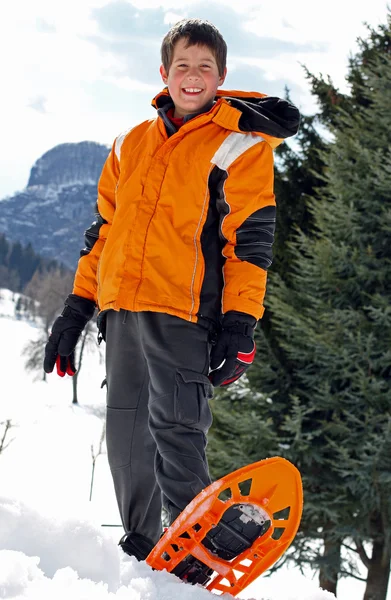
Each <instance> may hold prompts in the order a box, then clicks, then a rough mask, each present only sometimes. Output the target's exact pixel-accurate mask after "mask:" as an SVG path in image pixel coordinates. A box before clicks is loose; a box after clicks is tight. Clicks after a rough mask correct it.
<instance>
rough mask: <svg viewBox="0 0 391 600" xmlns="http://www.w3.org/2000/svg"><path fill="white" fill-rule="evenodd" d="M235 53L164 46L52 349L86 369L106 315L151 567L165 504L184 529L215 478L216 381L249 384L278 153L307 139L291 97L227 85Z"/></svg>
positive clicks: (127, 522) (125, 487)
mask: <svg viewBox="0 0 391 600" xmlns="http://www.w3.org/2000/svg"><path fill="white" fill-rule="evenodd" d="M226 51H227V48H226V44H225V42H224V39H223V38H222V36H221V34H220V32H219V31H218V30H217V29H216V27H214V26H213V25H212V24H211V23H209V22H208V21H202V20H199V19H185V20H183V21H180V22H179V23H177V24H176V25H175V26H174V27H172V28H171V30H170V31H169V32H168V33H167V35H166V36H165V38H164V40H163V43H162V47H161V55H162V66H161V68H160V73H161V76H162V80H163V82H164V84H165V85H166V87H165V89H164V90H163V91H162V92H161V93H160V94H158V95H157V96H156V97H155V98H154V100H153V106H154V107H155V108H156V109H157V117H156V119H152V120H149V121H145V122H143V123H141V124H140V125H138V126H136V127H134V128H133V129H131V130H130V131H128V132H126V133H124V134H122V135H120V136H118V137H117V138H116V140H115V142H114V144H113V147H112V150H111V152H110V154H109V156H108V159H107V161H106V163H105V165H104V167H103V171H102V175H101V177H100V180H99V186H98V201H97V210H96V220H95V221H94V223H93V224H92V225H91V227H90V228H89V229H87V231H86V232H85V240H86V247H85V248H84V250H82V252H81V257H80V260H79V264H78V268H77V271H76V275H75V282H74V288H73V293H72V294H71V295H70V296H68V298H67V300H66V301H65V308H64V311H63V313H62V315H61V316H60V317H58V318H57V320H56V321H55V323H54V326H53V331H52V333H51V335H50V338H49V341H48V343H47V345H46V349H45V363H44V369H45V371H46V372H48V373H49V372H51V371H52V370H53V368H54V365H55V364H56V363H57V372H58V373H59V374H60V375H62V376H63V375H64V374H65V373H68V374H70V375H73V374H74V373H75V367H74V361H73V351H74V348H75V345H76V343H77V340H78V338H79V336H80V334H81V332H82V330H83V327H84V326H85V324H86V323H87V321H88V320H89V319H90V318H91V317H92V315H93V313H94V309H95V307H96V306H98V308H99V311H100V312H99V316H98V326H99V329H100V333H101V336H102V337H103V339H104V340H105V341H106V372H107V424H106V435H107V452H108V460H109V464H110V468H111V472H112V476H113V481H114V486H115V492H116V497H117V501H118V506H119V510H120V514H121V519H122V523H123V526H124V529H125V535H124V536H123V538H122V539H121V541H120V545H121V546H122V548H123V549H124V551H125V552H127V553H128V554H130V555H134V556H136V558H137V559H138V560H143V559H145V558H146V556H147V555H148V554H149V552H150V550H151V549H152V547H153V545H154V544H155V543H156V542H157V540H158V539H159V537H160V535H161V532H162V529H161V507H162V503H163V506H164V507H165V508H166V510H167V513H168V516H169V519H170V522H172V521H173V520H174V519H175V518H176V517H177V516H178V515H179V513H180V512H181V511H182V510H183V509H184V508H185V507H186V505H187V504H188V503H189V502H190V501H191V500H192V499H193V498H194V496H196V495H197V494H198V493H199V492H200V491H201V490H202V489H203V488H204V487H206V486H207V485H209V484H210V482H211V480H210V477H209V473H208V465H207V461H206V457H205V447H206V435H207V432H208V429H209V427H210V425H211V422H212V417H211V412H210V409H209V404H208V401H209V399H210V397H211V396H212V385H213V386H225V385H229V384H231V383H232V382H234V381H236V380H237V379H238V378H239V377H240V376H241V375H242V374H243V373H244V372H245V370H246V369H247V368H248V367H249V366H250V365H251V363H252V362H253V359H254V356H255V345H254V341H253V337H254V328H255V326H256V323H257V321H258V319H260V318H261V317H262V314H263V310H264V309H263V304H262V303H263V298H264V294H265V286H266V271H267V269H268V267H269V266H270V264H271V261H272V250H271V248H272V243H273V235H274V227H275V200H274V194H273V148H274V147H275V146H276V145H277V144H278V143H280V142H281V141H282V138H284V137H287V136H290V135H294V134H295V133H296V132H297V129H298V123H299V114H298V111H297V109H296V108H295V107H294V106H292V105H291V104H289V103H288V102H286V101H284V100H280V99H278V98H272V97H266V96H264V95H262V94H258V93H253V92H251V93H250V92H223V91H221V90H220V91H218V90H217V88H218V87H219V86H220V85H222V84H223V82H224V79H225V76H226V72H227V69H226ZM212 344H213V345H212ZM211 348H212V350H211ZM212 546H213V543H212ZM212 549H213V548H212Z"/></svg>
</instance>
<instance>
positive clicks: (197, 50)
mask: <svg viewBox="0 0 391 600" xmlns="http://www.w3.org/2000/svg"><path fill="white" fill-rule="evenodd" d="M186 46H187V40H186V39H185V38H181V39H179V40H178V42H177V43H176V44H175V48H174V53H173V57H172V62H171V66H170V69H169V72H168V73H167V72H166V70H165V69H164V67H163V65H162V66H161V67H160V73H161V76H162V79H163V82H164V83H165V84H166V85H167V87H168V91H169V92H170V96H171V98H172V100H173V102H174V104H175V112H174V117H184V116H185V115H189V114H192V113H196V112H198V111H200V110H201V109H202V108H203V107H204V106H205V105H206V104H208V103H209V102H212V100H213V98H214V97H215V95H216V91H217V88H218V86H219V85H222V83H223V82H224V79H225V76H226V73H227V69H224V73H223V75H219V69H218V67H217V63H216V59H215V57H214V55H213V52H212V51H211V50H210V49H209V48H208V47H207V46H198V45H196V46H189V47H186Z"/></svg>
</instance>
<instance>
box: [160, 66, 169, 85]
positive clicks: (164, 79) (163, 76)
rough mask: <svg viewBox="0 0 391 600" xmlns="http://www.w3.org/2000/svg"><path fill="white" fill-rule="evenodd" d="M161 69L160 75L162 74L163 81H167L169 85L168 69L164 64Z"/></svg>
mask: <svg viewBox="0 0 391 600" xmlns="http://www.w3.org/2000/svg"><path fill="white" fill-rule="evenodd" d="M159 70H160V75H161V76H162V79H163V83H165V84H166V85H167V79H168V75H167V73H166V70H165V68H164V67H163V65H160V69H159Z"/></svg>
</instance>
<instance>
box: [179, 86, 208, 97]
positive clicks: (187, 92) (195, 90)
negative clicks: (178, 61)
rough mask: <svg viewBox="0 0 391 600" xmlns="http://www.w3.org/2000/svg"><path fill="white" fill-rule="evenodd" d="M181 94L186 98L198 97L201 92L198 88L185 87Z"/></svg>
mask: <svg viewBox="0 0 391 600" xmlns="http://www.w3.org/2000/svg"><path fill="white" fill-rule="evenodd" d="M182 92H183V93H184V94H185V95H186V96H199V95H200V94H201V93H202V92H203V90H202V89H201V88H198V87H187V88H182Z"/></svg>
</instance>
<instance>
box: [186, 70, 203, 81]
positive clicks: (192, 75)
mask: <svg viewBox="0 0 391 600" xmlns="http://www.w3.org/2000/svg"><path fill="white" fill-rule="evenodd" d="M187 78H188V79H189V80H190V81H198V79H200V74H199V72H198V69H197V68H195V67H193V68H192V69H190V70H189V72H188V74H187Z"/></svg>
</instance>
